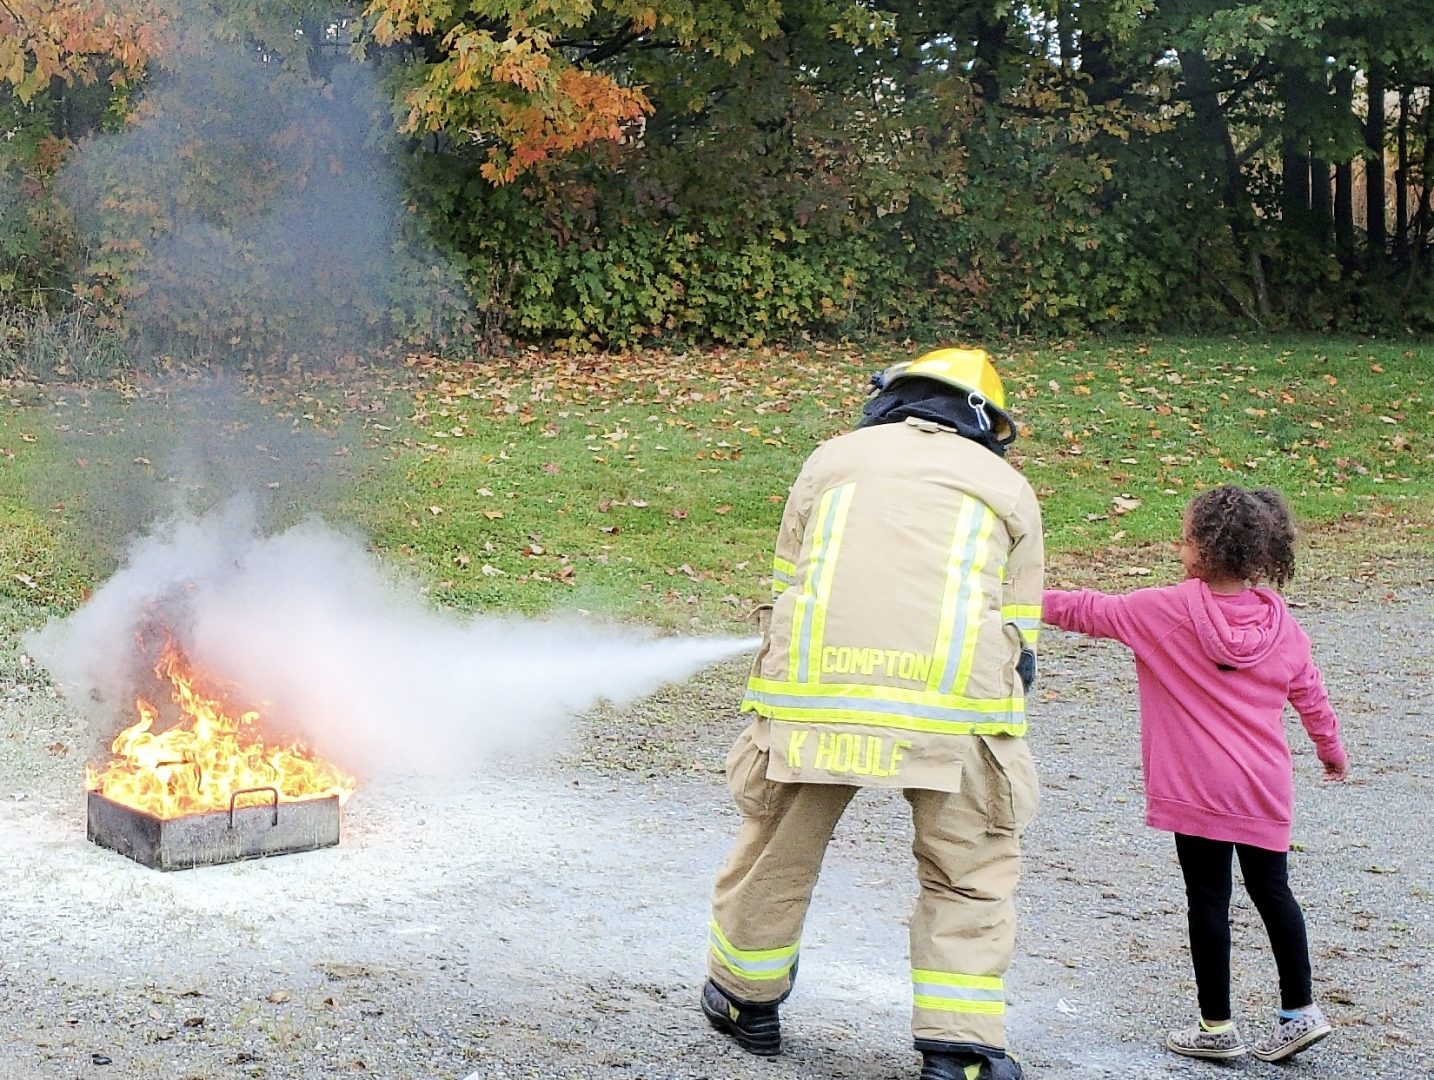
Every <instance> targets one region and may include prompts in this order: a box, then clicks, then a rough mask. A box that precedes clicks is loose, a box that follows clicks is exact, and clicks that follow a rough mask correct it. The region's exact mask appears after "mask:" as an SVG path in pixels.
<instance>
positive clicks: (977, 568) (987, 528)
mask: <svg viewBox="0 0 1434 1080" xmlns="http://www.w3.org/2000/svg"><path fill="white" fill-rule="evenodd" d="M980 515H981V520H980V525H979V528H978V529H977V530H976V537H975V550H974V551H973V552H972V553H971V560H970V562H968V563H967V564H966V565H965V566H964V567H963V568H962V573H963V574H964V575H965V578H966V586H965V588H966V590H967V593H968V595H967V598H966V610H965V616H966V622H965V628H964V629H963V630H962V633H961V661H960V663H959V664H958V665H957V667H956V673H955V674H956V677H955V679H953V680H952V681H951V682H943V683H942V684H941V692H942V693H945V694H950V693H953V692H954V693H957V694H964V693H965V692H966V684H967V683H969V682H970V681H971V665H972V663H973V662H974V660H975V658H976V642H977V639H978V638H979V637H980V635H981V616H982V614H983V613H984V611H985V608H986V594H985V593H984V592H983V591H982V589H981V572H982V571H983V570H985V569H986V556H987V554H988V552H989V551H990V547H989V541H990V539H991V530H992V529H993V528H995V525H996V515H995V514H993V513H992V512H991V508H990V507H989V506H987V505H986V504H985V503H981V504H980ZM960 614H961V609H960V608H959V607H958V608H957V615H958V616H959V615H960Z"/></svg>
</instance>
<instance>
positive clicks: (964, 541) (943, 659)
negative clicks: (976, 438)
mask: <svg viewBox="0 0 1434 1080" xmlns="http://www.w3.org/2000/svg"><path fill="white" fill-rule="evenodd" d="M977 505H978V503H977V501H976V500H975V499H973V498H971V497H970V496H969V495H965V496H962V498H961V510H960V512H959V513H957V515H956V531H955V532H954V533H953V534H952V536H951V543H950V545H949V547H948V549H947V560H946V581H945V584H944V586H943V587H942V590H941V615H940V617H939V618H938V620H937V623H936V626H937V633H936V643H935V645H933V646H932V649H931V652H932V655H934V656H935V657H936V659H937V663H936V664H934V665H933V666H932V670H931V676H930V678H929V679H927V682H926V686H927V689H929V690H939V689H940V688H941V684H942V683H943V682H945V681H946V669H947V668H948V667H949V666H950V664H951V653H952V651H953V645H952V641H953V638H954V637H955V631H956V629H957V626H958V625H959V624H958V623H957V613H958V612H959V610H960V603H961V590H962V587H963V586H964V585H965V582H966V579H965V575H964V574H963V572H962V571H963V570H964V568H965V565H966V558H967V554H968V552H967V549H968V548H969V547H970V545H971V542H972V540H973V539H974V534H975V525H974V521H973V519H974V518H975V516H976V507H977ZM961 630H962V632H963V633H964V632H965V630H966V628H965V627H964V626H962V627H961Z"/></svg>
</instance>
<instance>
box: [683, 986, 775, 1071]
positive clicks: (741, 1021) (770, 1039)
mask: <svg viewBox="0 0 1434 1080" xmlns="http://www.w3.org/2000/svg"><path fill="white" fill-rule="evenodd" d="M779 1005H780V1003H779V1002H776V1001H763V1002H751V1001H738V1000H737V999H736V998H734V997H732V996H731V995H730V994H728V993H727V992H726V991H725V990H723V989H722V988H721V987H719V986H718V985H717V984H716V983H715V982H713V981H712V980H711V979H708V980H707V982H706V983H705V984H704V985H703V987H702V1012H703V1014H704V1015H706V1017H707V1019H708V1020H709V1021H711V1023H712V1026H713V1027H715V1028H716V1029H717V1030H718V1031H722V1032H726V1033H727V1034H728V1035H730V1036H732V1039H733V1041H735V1042H736V1043H737V1045H738V1046H740V1047H741V1048H742V1049H743V1050H745V1051H747V1053H749V1054H756V1055H758V1056H759V1057H775V1056H776V1055H777V1054H780V1053H781V1052H782V1022H781V1020H780V1019H779V1018H778V1016H777V1009H778V1007H779Z"/></svg>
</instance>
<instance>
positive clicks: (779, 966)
mask: <svg viewBox="0 0 1434 1080" xmlns="http://www.w3.org/2000/svg"><path fill="white" fill-rule="evenodd" d="M708 941H709V942H710V943H711V945H712V951H713V952H714V953H716V954H717V958H718V960H720V961H721V962H722V965H723V966H724V967H725V968H727V970H729V971H731V972H732V973H733V974H735V975H740V976H742V977H743V978H747V979H752V980H755V981H761V980H764V979H778V978H781V977H782V976H783V975H785V974H786V973H787V972H789V971H791V969H792V965H793V964H795V963H796V961H797V946H796V945H789V946H787V947H785V948H780V949H759V950H752V951H748V950H743V949H737V948H735V947H734V946H733V945H732V944H731V943H730V942H728V941H727V940H726V938H724V937H723V936H722V931H721V930H719V929H718V928H717V926H716V925H715V924H714V925H713V926H712V929H711V932H710V933H709V935H708Z"/></svg>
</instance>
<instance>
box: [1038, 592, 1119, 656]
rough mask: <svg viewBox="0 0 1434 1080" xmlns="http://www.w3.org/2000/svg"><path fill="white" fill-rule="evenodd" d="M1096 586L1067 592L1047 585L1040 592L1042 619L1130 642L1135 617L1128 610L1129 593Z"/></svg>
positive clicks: (1091, 635)
mask: <svg viewBox="0 0 1434 1080" xmlns="http://www.w3.org/2000/svg"><path fill="white" fill-rule="evenodd" d="M1134 595H1137V594H1134V593H1132V594H1129V595H1115V594H1112V593H1103V592H1098V591H1096V590H1095V589H1080V590H1078V591H1076V592H1066V591H1065V590H1062V589H1047V590H1046V591H1045V592H1043V593H1042V594H1041V621H1042V622H1047V623H1050V624H1051V625H1052V626H1058V627H1060V628H1061V629H1062V630H1073V631H1075V632H1076V633H1077V634H1087V635H1089V636H1090V637H1101V638H1114V639H1115V640H1117V641H1121V642H1124V643H1125V644H1126V645H1131V644H1133V643H1134V641H1135V637H1136V634H1137V626H1138V623H1137V620H1136V619H1135V618H1134V617H1133V615H1132V612H1131V610H1130V607H1131V605H1130V600H1131V597H1132V596H1134Z"/></svg>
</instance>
